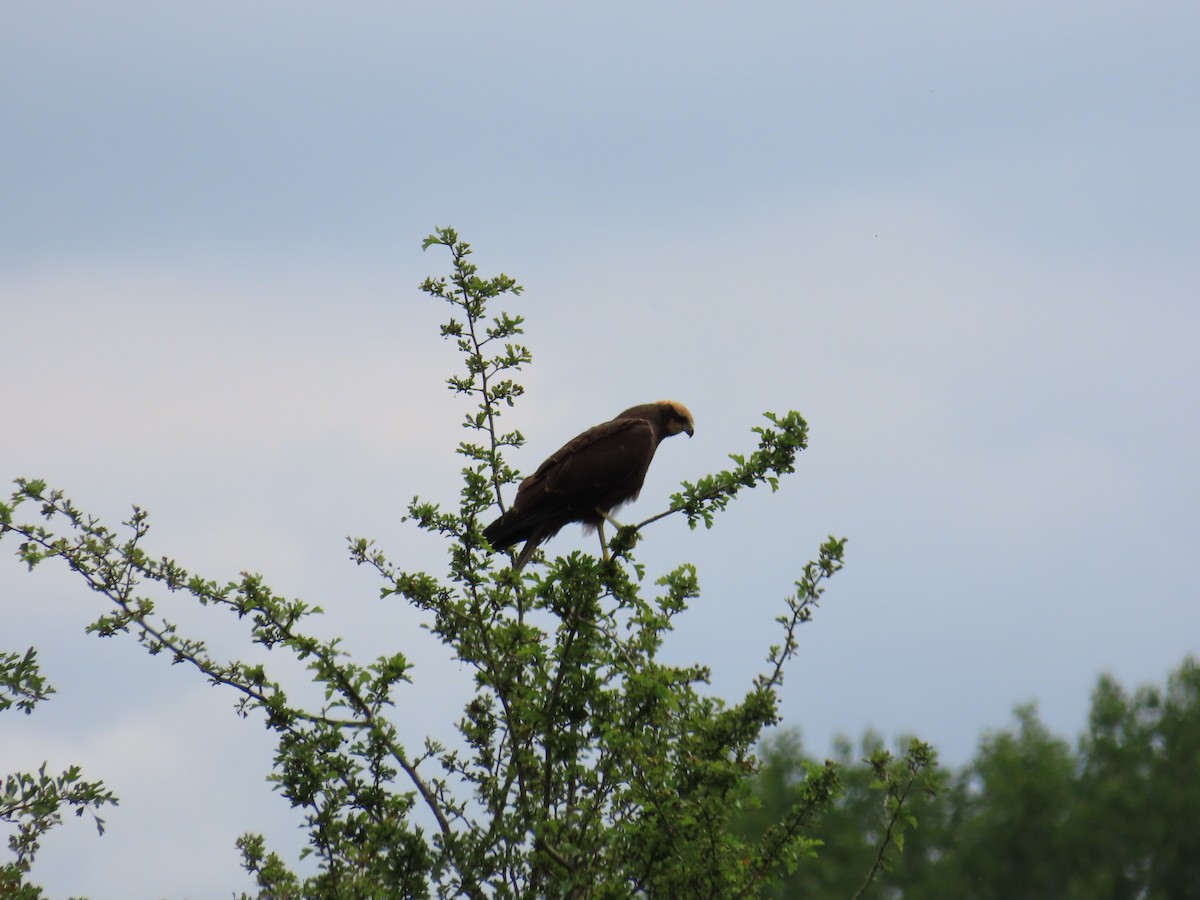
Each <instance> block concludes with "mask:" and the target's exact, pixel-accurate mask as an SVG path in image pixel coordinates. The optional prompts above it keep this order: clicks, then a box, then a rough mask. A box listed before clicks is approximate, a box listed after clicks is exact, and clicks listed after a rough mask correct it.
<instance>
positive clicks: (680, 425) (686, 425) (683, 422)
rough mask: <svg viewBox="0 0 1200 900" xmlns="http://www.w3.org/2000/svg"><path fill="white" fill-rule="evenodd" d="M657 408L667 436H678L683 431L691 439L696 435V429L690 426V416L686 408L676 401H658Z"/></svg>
mask: <svg viewBox="0 0 1200 900" xmlns="http://www.w3.org/2000/svg"><path fill="white" fill-rule="evenodd" d="M658 408H659V409H660V410H661V411H662V420H663V425H665V426H666V429H667V435H668V436H670V435H673V434H679V432H681V431H683V432H686V433H687V436H688V437H691V436H692V435H693V434H695V433H696V428H695V426H694V425H693V424H692V414H691V412H690V411H689V410H688V408H687V407H686V406H684V405H683V404H682V403H680V402H678V401H677V400H659V401H658Z"/></svg>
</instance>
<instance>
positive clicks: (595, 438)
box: [517, 419, 656, 504]
mask: <svg viewBox="0 0 1200 900" xmlns="http://www.w3.org/2000/svg"><path fill="white" fill-rule="evenodd" d="M654 438H655V434H654V427H653V426H652V425H651V424H650V423H649V422H647V421H645V420H644V419H613V420H612V421H610V422H605V423H603V424H602V425H597V426H596V427H595V428H589V429H588V430H587V431H585V432H584V433H583V434H581V435H579V436H577V437H575V438H573V439H572V440H570V441H568V442H567V443H566V444H565V445H564V446H563V447H561V448H560V449H559V450H558V451H557V452H555V453H553V454H551V455H550V457H549V458H548V459H547V460H546V461H545V462H544V463H542V464H541V465H540V466H538V469H537V471H536V472H534V473H533V474H532V475H530V476H529V477H528V478H526V479H525V480H524V481H523V482H521V486H520V488H519V489H518V491H517V497H518V504H520V502H521V500H522V499H523V498H522V495H525V494H528V495H529V499H532V498H533V497H535V496H538V495H546V494H549V495H554V496H557V497H560V498H561V499H563V500H564V501H566V502H568V503H570V502H571V501H573V500H576V499H579V498H585V497H589V496H591V495H593V494H595V493H596V492H597V491H603V490H605V489H606V488H607V487H608V486H610V485H612V484H614V483H619V482H622V481H625V480H631V481H633V482H634V483H635V484H636V486H637V487H638V488H640V487H641V481H642V479H643V478H644V477H645V474H646V469H647V468H649V466H650V461H651V459H653V457H654V451H655V447H656V445H655V439H654Z"/></svg>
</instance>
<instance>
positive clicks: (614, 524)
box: [596, 506, 625, 530]
mask: <svg viewBox="0 0 1200 900" xmlns="http://www.w3.org/2000/svg"><path fill="white" fill-rule="evenodd" d="M596 513H597V514H598V515H600V516H603V517H604V519H605V520H606V521H608V522H611V523H612V527H613V528H616V529H618V530H620V529H622V528H624V527H625V526H624V525H622V524H621V523H620V522H618V521H617V520H616V519H614V518H613V517H612V516H611V515H609V513H608V512H607V511H605V510H603V509H601V508H600V507H598V506H597V507H596Z"/></svg>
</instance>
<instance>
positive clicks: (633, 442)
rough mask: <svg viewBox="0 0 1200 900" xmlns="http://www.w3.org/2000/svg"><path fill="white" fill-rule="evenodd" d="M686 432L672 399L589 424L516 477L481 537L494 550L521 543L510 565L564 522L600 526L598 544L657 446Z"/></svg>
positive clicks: (687, 416) (688, 423)
mask: <svg viewBox="0 0 1200 900" xmlns="http://www.w3.org/2000/svg"><path fill="white" fill-rule="evenodd" d="M693 430H694V429H693V426H692V414H691V413H690V412H688V409H687V407H686V406H684V405H683V404H682V403H676V402H675V401H673V400H660V401H659V402H658V403H644V404H642V405H641V406H635V407H633V408H632V409H627V410H625V412H623V413H621V414H620V415H619V416H617V417H616V418H615V419H613V420H612V421H609V422H605V423H604V424H603V425H597V426H596V427H595V428H589V429H588V430H587V431H585V432H584V433H583V434H581V435H579V436H578V437H576V438H574V439H572V440H571V441H568V442H567V443H566V444H565V445H564V446H563V447H562V448H561V449H560V450H559V451H558V452H557V453H553V454H551V456H550V458H549V459H547V460H546V461H545V462H544V463H542V464H541V465H540V466H538V470H537V471H536V472H534V473H533V474H532V475H530V476H529V477H528V478H526V479H525V480H524V481H522V482H521V485H520V487H518V488H517V496H516V499H515V500H513V504H512V506H511V507H510V508H509V510H508V511H507V512H506V513H504V515H502V516H501V517H500V518H498V519H497V520H496V521H495V522H493V523H492V524H491V525H489V526H488V527H487V528H485V529H484V530H483V535H484V537H486V538H487V539H488V542H489V543H490V544H491V545H492V546H493V547H495V548H496V549H497V550H504V549H505V548H507V547H511V546H512V545H513V544H515V543H517V542H518V541H524V542H525V546H524V547H523V548H522V550H521V555H520V556H518V557H517V561H516V562H515V563H514V564H513V569H514V570H517V569H520V568H521V566H523V565H525V561H526V560H527V559H529V557H530V555H531V554H532V553H533V551H534V550H536V549H537V547H538V545H539V544H542V543H545V542H546V541H548V540H550V538H552V537H554V535H556V534H558V532H559V529H561V528H562V527H563V526H564V525H567V524H568V523H570V522H582V523H583V524H584V525H585V526H592V527H597V528H599V529H600V536H601V544H602V546H603V539H604V528H603V523H604V520H605V519H606V518H609V514H610V513H611V512H612V511H613V510H614V509H616V508H617V507H618V506H620V505H621V504H623V503H628V502H629V501H630V500H634V499H636V498H637V495H638V493H639V492H640V491H641V489H642V483H643V482H644V481H645V480H646V471H647V470H648V469H649V468H650V461H651V460H652V459H654V451H655V450H657V449H658V445H659V444H660V443H662V441H663V440H664V439H666V438H669V437H670V436H671V435H674V434H679V433H680V432H681V431H685V432H687V435H688V437H691V436H692V433H693Z"/></svg>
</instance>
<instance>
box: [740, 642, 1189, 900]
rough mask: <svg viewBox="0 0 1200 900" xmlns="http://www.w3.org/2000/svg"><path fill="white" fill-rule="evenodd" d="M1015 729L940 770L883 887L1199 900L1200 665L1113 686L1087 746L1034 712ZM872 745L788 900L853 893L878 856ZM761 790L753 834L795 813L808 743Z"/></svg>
mask: <svg viewBox="0 0 1200 900" xmlns="http://www.w3.org/2000/svg"><path fill="white" fill-rule="evenodd" d="M1015 715H1016V722H1015V724H1014V725H1013V726H1011V727H1009V728H1005V729H998V730H995V731H991V732H988V733H986V734H985V735H984V736H983V738H982V739H981V741H980V744H979V749H978V751H977V752H976V754H975V757H974V759H973V760H972V761H971V763H970V764H969V765H967V766H964V767H963V768H962V769H960V770H958V771H957V772H944V771H943V772H940V773H926V774H925V775H923V776H922V779H920V780H918V781H917V782H915V783H916V784H917V786H919V787H920V788H922V790H921V791H920V792H919V793H917V794H915V795H913V796H912V797H911V799H910V801H909V808H910V811H911V812H912V813H913V814H914V815H915V817H916V819H917V820H918V821H919V822H920V828H919V829H915V830H911V831H910V832H909V833H908V834H907V840H906V841H905V842H904V848H903V849H904V852H903V853H896V854H893V855H892V856H891V858H890V859H889V860H888V862H889V863H890V867H889V869H888V871H886V872H884V873H883V874H882V875H881V876H880V877H879V878H878V879H877V882H876V886H875V890H877V891H878V892H879V893H880V894H881V895H883V896H892V897H903V898H905V900H940V898H945V897H956V898H959V897H961V898H978V900H988V898H1027V900H1035V898H1046V900H1051V898H1053V900H1128V898H1132V897H1138V898H1146V900H1184V898H1192V897H1200V667H1198V666H1197V664H1196V661H1195V660H1194V659H1190V658H1189V659H1187V660H1185V661H1184V662H1183V664H1182V665H1181V666H1180V667H1179V668H1178V669H1177V670H1176V671H1175V672H1173V673H1172V674H1171V675H1170V677H1169V679H1168V681H1167V683H1166V686H1165V688H1163V687H1159V686H1144V687H1141V688H1139V689H1137V690H1136V691H1133V692H1132V693H1131V692H1127V691H1126V690H1124V689H1123V688H1122V687H1121V686H1120V685H1119V684H1118V683H1117V682H1116V681H1115V680H1114V679H1113V678H1111V677H1109V676H1104V677H1102V678H1101V679H1100V680H1099V683H1098V684H1097V686H1096V689H1095V691H1094V692H1093V694H1092V700H1091V713H1090V717H1089V724H1088V730H1087V732H1086V733H1084V734H1083V735H1082V736H1081V737H1080V739H1079V740H1078V742H1077V744H1076V745H1075V746H1072V744H1071V743H1070V742H1069V741H1067V740H1064V739H1063V738H1060V737H1057V736H1055V735H1053V734H1051V733H1050V731H1049V730H1048V729H1047V728H1046V726H1045V725H1044V724H1043V723H1042V722H1041V720H1040V719H1039V717H1038V715H1037V711H1036V709H1035V708H1034V707H1033V706H1032V705H1025V706H1019V707H1017V709H1016V714H1015ZM880 746H881V743H880V741H879V738H878V737H876V736H874V735H872V734H870V733H868V735H867V736H866V737H864V738H863V741H862V745H861V747H860V749H859V753H860V759H859V760H857V761H856V760H855V759H854V758H853V757H854V753H853V750H852V747H851V744H850V742H849V741H847V740H845V739H840V740H839V741H838V743H837V746H836V748H835V757H836V759H837V760H838V763H839V767H840V769H841V771H842V783H843V786H844V793H843V794H842V796H841V797H839V798H838V799H837V801H836V802H835V803H834V804H833V806H832V807H831V808H830V809H829V810H828V811H827V812H826V813H825V814H824V817H823V819H822V821H821V836H822V838H823V839H825V840H826V841H827V842H828V845H827V846H824V847H822V848H821V850H820V858H819V859H817V860H814V861H813V863H812V864H810V865H806V866H804V867H802V868H801V869H798V870H797V871H796V872H795V873H793V874H791V875H789V876H788V877H787V878H786V879H785V880H784V881H783V882H782V883H781V884H780V885H779V886H778V887H777V888H776V889H775V894H774V895H775V896H778V897H806V898H818V900H824V898H834V897H837V898H843V897H848V896H854V890H855V885H856V882H858V881H859V880H860V879H861V873H862V871H863V868H864V866H865V865H866V862H865V861H866V860H868V859H869V858H870V856H871V854H872V852H873V850H872V847H873V846H875V845H877V843H878V836H877V832H878V828H879V819H878V816H877V814H875V813H874V811H873V807H877V804H878V801H877V799H874V798H873V797H872V792H871V790H870V787H871V783H872V782H873V781H874V780H875V774H874V768H873V766H872V764H871V759H872V756H873V754H875V753H876V752H877V751H878V749H879V747H880ZM760 752H761V756H762V759H763V766H762V768H761V770H760V771H759V772H758V774H757V775H756V777H755V793H756V795H757V796H758V797H759V798H761V802H762V809H761V810H751V811H748V812H747V813H745V814H744V815H743V816H742V817H741V819H739V822H738V827H739V829H740V830H741V833H746V834H748V835H751V836H753V835H754V834H756V833H758V831H759V830H760V829H761V827H762V822H761V820H760V819H759V818H758V817H759V816H762V815H766V816H767V817H770V816H772V815H776V814H778V812H779V811H780V810H781V809H784V808H786V807H787V805H788V804H789V803H791V802H792V801H793V792H794V790H795V787H796V785H798V784H800V783H802V781H803V778H804V773H805V771H806V770H807V767H809V766H812V765H813V764H814V761H813V760H812V759H811V758H810V757H808V756H806V755H805V754H804V752H803V749H802V747H801V745H800V742H799V739H798V738H797V737H795V735H794V734H789V733H784V734H782V735H779V736H776V737H775V738H773V739H772V740H769V741H767V742H766V743H765V744H764V746H763V748H762V750H761V751H760Z"/></svg>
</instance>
